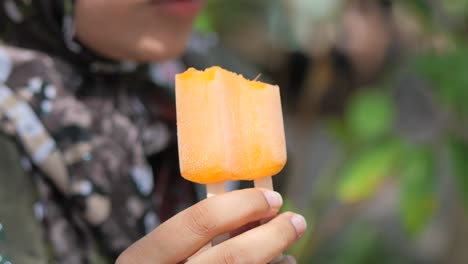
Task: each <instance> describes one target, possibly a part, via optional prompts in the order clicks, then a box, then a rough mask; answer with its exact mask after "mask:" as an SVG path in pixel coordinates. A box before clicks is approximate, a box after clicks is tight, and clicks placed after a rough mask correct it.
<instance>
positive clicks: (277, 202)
mask: <svg viewBox="0 0 468 264" xmlns="http://www.w3.org/2000/svg"><path fill="white" fill-rule="evenodd" d="M263 195H265V199H266V200H267V202H268V204H269V205H270V206H271V208H275V209H278V208H280V207H281V205H283V197H281V194H279V193H277V192H273V191H264V192H263Z"/></svg>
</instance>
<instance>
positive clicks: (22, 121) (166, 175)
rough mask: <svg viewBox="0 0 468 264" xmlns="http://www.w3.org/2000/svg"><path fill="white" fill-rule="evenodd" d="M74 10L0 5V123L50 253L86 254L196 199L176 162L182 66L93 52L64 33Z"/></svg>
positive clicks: (204, 46)
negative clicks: (33, 195) (17, 151)
mask: <svg viewBox="0 0 468 264" xmlns="http://www.w3.org/2000/svg"><path fill="white" fill-rule="evenodd" d="M73 7H74V1H73V0H40V1H37V0H3V1H2V2H0V32H1V33H0V39H3V41H4V42H5V43H6V45H4V46H0V117H1V120H2V121H1V127H2V128H1V131H2V132H3V133H5V134H8V135H11V136H12V138H14V139H15V140H16V141H17V142H18V145H19V146H20V148H21V149H22V151H23V153H24V157H23V159H22V161H21V162H22V164H23V167H24V169H25V171H27V172H28V173H29V174H31V175H32V177H31V179H32V181H33V182H34V186H35V187H36V188H35V191H36V192H37V194H38V195H37V197H38V201H37V203H36V204H35V205H34V210H35V215H36V218H37V221H40V222H41V224H42V226H43V227H44V231H45V235H46V242H47V243H48V244H49V245H50V248H51V256H50V258H51V259H50V261H51V262H52V261H55V262H58V263H90V262H92V263H94V261H95V259H94V258H95V256H96V255H102V256H105V257H109V259H111V260H112V259H115V258H116V257H117V256H118V255H119V253H121V252H122V251H123V250H124V249H125V248H127V247H128V246H130V245H131V244H132V243H133V242H134V241H136V240H138V239H139V238H141V237H142V236H143V235H145V234H146V233H148V232H150V231H151V230H153V229H154V228H155V227H157V226H158V225H159V223H160V222H161V221H164V220H166V219H167V218H168V217H170V216H171V215H173V214H175V213H177V212H179V211H180V210H182V209H184V208H186V207H188V206H189V205H191V204H192V203H193V202H194V201H196V192H195V190H194V188H193V185H192V184H190V183H188V182H186V181H184V180H182V179H181V177H180V173H179V171H178V159H177V148H176V133H175V131H176V127H175V111H174V98H173V95H172V89H173V85H174V82H173V78H174V75H175V74H176V73H178V72H181V71H182V70H184V69H185V68H186V64H187V63H186V61H184V60H174V61H170V62H167V63H163V64H148V65H136V64H134V63H130V62H117V61H112V60H110V59H107V58H102V57H100V56H98V55H96V54H95V53H94V52H93V51H91V50H89V49H87V48H86V47H85V46H84V45H82V44H81V43H80V42H79V41H77V40H76V39H75V38H74V22H73ZM0 43H1V42H0ZM213 43H214V42H213V41H212V40H208V41H205V40H203V39H202V38H198V39H197V38H196V37H194V40H192V42H191V49H192V51H193V50H195V51H207V50H208V49H209V47H210V46H212V45H213ZM189 49H190V48H189ZM198 57H200V56H198ZM96 252H98V253H96Z"/></svg>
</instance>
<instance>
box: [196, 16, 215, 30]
mask: <svg viewBox="0 0 468 264" xmlns="http://www.w3.org/2000/svg"><path fill="white" fill-rule="evenodd" d="M195 30H196V31H198V32H202V33H211V32H214V27H213V21H212V18H211V17H210V15H209V13H208V12H206V11H205V12H202V13H201V14H200V15H199V16H198V17H197V20H196V21H195Z"/></svg>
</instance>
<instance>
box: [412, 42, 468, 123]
mask: <svg viewBox="0 0 468 264" xmlns="http://www.w3.org/2000/svg"><path fill="white" fill-rule="evenodd" d="M416 67H417V69H418V70H419V71H420V73H421V74H422V75H423V76H424V77H426V78H427V79H428V80H429V81H430V82H431V83H432V84H433V88H434V90H435V93H436V95H437V96H438V97H439V98H440V100H441V101H442V102H443V103H445V104H446V105H447V106H449V107H450V108H452V109H453V110H454V111H455V112H457V113H458V114H461V115H466V114H468V104H467V103H466V102H467V101H468V87H467V86H468V74H467V72H466V71H467V69H468V49H459V50H455V51H452V52H450V53H447V54H427V55H424V56H421V57H420V58H419V59H417V61H416Z"/></svg>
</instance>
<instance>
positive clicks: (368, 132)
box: [346, 91, 395, 141]
mask: <svg viewBox="0 0 468 264" xmlns="http://www.w3.org/2000/svg"><path fill="white" fill-rule="evenodd" d="M394 116H395V109H394V106H393V104H392V102H391V100H390V97H389V96H388V95H385V94H384V93H382V92H381V91H372V92H367V93H360V94H358V95H357V96H355V97H354V98H353V99H352V100H351V102H350V104H349V106H348V111H347V113H346V120H347V125H348V127H349V129H350V131H351V133H352V135H353V136H354V137H355V138H356V139H358V140H360V141H370V140H374V139H379V138H381V137H383V136H385V135H388V134H389V133H390V132H391V131H392V127H393V121H394Z"/></svg>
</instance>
